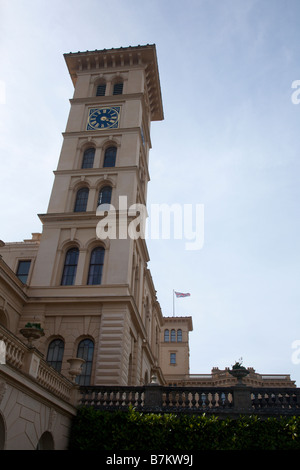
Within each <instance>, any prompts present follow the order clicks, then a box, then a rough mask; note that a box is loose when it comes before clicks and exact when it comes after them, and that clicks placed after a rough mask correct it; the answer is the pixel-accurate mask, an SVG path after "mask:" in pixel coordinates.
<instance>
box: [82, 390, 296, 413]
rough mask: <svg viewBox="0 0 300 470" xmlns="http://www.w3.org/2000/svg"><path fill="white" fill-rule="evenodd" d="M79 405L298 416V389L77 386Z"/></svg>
mask: <svg viewBox="0 0 300 470" xmlns="http://www.w3.org/2000/svg"><path fill="white" fill-rule="evenodd" d="M80 392H81V398H80V402H79V405H80V406H93V407H94V408H96V409H99V410H110V411H111V410H128V409H129V407H130V406H132V407H134V408H135V409H136V410H138V411H144V412H159V413H206V414H214V415H223V416H237V415H241V414H248V415H249V414H259V415H265V416H273V415H281V414H285V415H286V414H287V415H300V389H297V388H290V389H288V388H287V389H282V388H277V389H275V388H274V389H272V388H268V389H263V388H255V389H254V388H251V387H246V386H233V387H163V386H160V385H156V384H149V385H145V386H143V387H125V386H124V387H118V386H115V387H110V386H92V387H84V386H82V387H80Z"/></svg>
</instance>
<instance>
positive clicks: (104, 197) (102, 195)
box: [98, 186, 112, 206]
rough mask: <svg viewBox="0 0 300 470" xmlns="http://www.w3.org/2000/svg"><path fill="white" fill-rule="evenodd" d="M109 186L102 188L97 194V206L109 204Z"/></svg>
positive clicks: (110, 190) (110, 189)
mask: <svg viewBox="0 0 300 470" xmlns="http://www.w3.org/2000/svg"><path fill="white" fill-rule="evenodd" d="M111 192H112V188H111V186H104V188H102V189H101V190H100V192H99V198H98V206H99V205H100V204H110V201H111Z"/></svg>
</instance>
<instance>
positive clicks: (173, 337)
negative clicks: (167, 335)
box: [171, 330, 176, 342]
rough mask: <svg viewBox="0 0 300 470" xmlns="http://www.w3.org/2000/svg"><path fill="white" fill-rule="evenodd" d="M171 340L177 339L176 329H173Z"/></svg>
mask: <svg viewBox="0 0 300 470" xmlns="http://www.w3.org/2000/svg"><path fill="white" fill-rule="evenodd" d="M171 341H172V342H174V341H176V331H175V330H171Z"/></svg>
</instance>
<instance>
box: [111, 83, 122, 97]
mask: <svg viewBox="0 0 300 470" xmlns="http://www.w3.org/2000/svg"><path fill="white" fill-rule="evenodd" d="M122 93H123V83H115V84H114V91H113V94H114V95H122Z"/></svg>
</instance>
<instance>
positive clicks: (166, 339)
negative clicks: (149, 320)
mask: <svg viewBox="0 0 300 470" xmlns="http://www.w3.org/2000/svg"><path fill="white" fill-rule="evenodd" d="M164 341H165V342H166V343H168V342H169V341H170V332H169V330H165V334H164Z"/></svg>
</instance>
